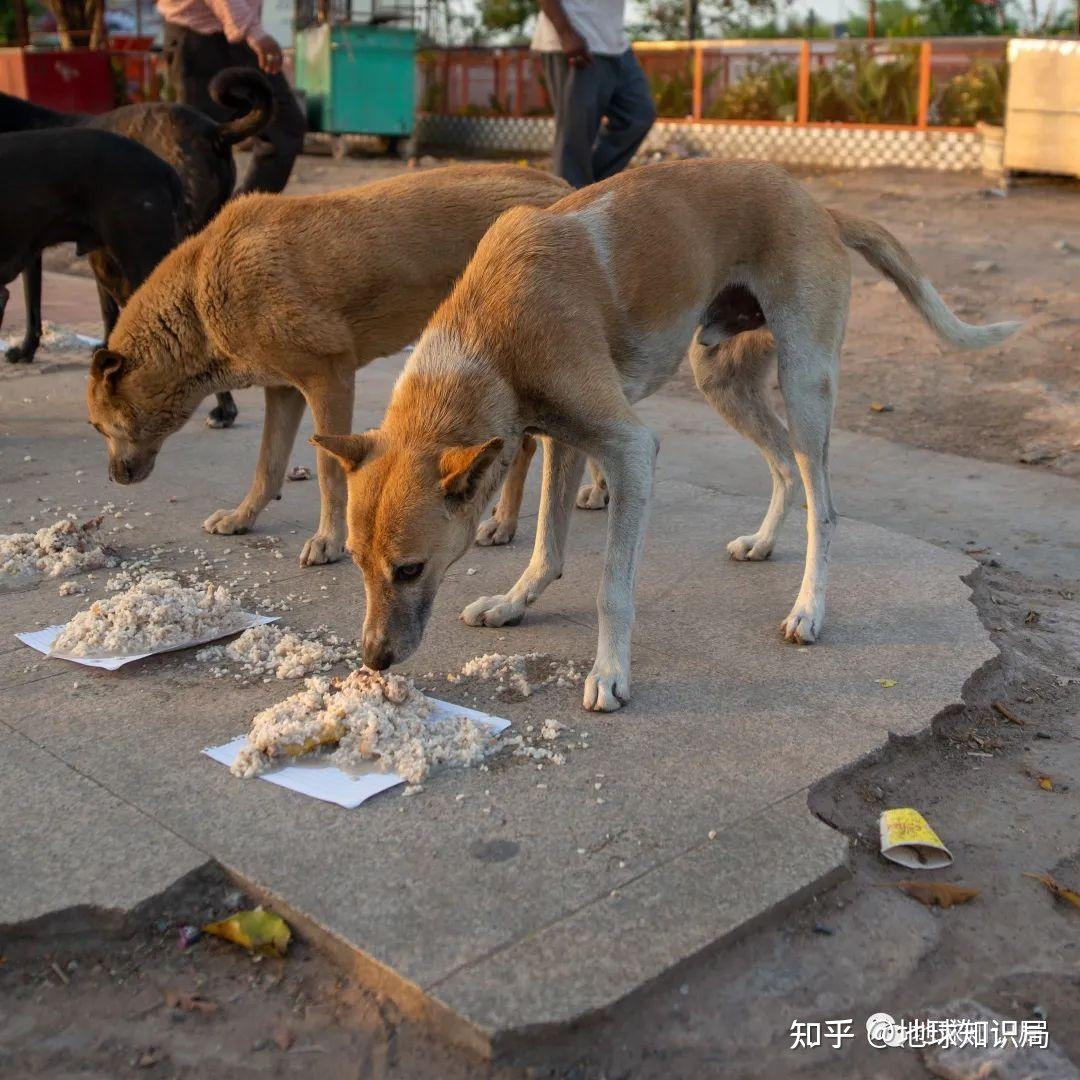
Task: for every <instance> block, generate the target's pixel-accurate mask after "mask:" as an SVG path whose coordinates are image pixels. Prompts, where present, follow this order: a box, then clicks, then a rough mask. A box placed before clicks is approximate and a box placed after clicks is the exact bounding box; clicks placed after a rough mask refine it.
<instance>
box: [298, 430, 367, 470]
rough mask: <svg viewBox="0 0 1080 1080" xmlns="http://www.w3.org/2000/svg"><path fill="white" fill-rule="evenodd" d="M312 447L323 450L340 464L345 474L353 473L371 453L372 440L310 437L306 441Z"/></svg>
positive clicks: (337, 436) (343, 437)
mask: <svg viewBox="0 0 1080 1080" xmlns="http://www.w3.org/2000/svg"><path fill="white" fill-rule="evenodd" d="M308 442H310V443H311V445H312V446H317V447H319V448H320V449H321V450H325V451H326V452H327V453H328V454H333V455H334V457H336V458H337V459H338V461H340V462H341V467H342V468H343V469H344V470H345V471H346V472H347V473H349V472H354V471H355V470H356V469H359V468H360V466H361V465H363V463H364V458H366V457H367V456H368V454H370V453H371V448H372V445H373V440H372V438H371V436H370V435H367V434H365V435H312V436H311V438H310V439H309V440H308Z"/></svg>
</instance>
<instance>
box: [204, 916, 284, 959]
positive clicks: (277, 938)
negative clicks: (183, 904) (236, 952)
mask: <svg viewBox="0 0 1080 1080" xmlns="http://www.w3.org/2000/svg"><path fill="white" fill-rule="evenodd" d="M203 932H204V933H207V934H213V935H214V937H219V938H224V939H225V940H226V941H231V942H233V943H234V944H236V945H242V946H243V947H244V948H245V949H253V950H255V951H257V952H269V953H276V954H277V955H278V956H284V955H285V950H286V949H288V947H289V942H290V941H291V940H292V931H291V930H290V929H289V924H288V923H287V922H286V921H285V920H284V919H283V918H282V917H281V916H280V915H275V914H274V913H273V912H272V911H264V910H263V909H262V908H261V907H257V908H255V909H254V911H238V912H236V913H235V914H234V915H230V916H229V917H228V918H227V919H222V920H221V921H220V922H215V923H207V924H206V926H204V927H203Z"/></svg>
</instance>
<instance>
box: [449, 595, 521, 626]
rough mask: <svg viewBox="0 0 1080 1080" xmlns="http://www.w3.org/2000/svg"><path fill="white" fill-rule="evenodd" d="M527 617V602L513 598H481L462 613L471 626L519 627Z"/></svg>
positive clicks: (463, 618)
mask: <svg viewBox="0 0 1080 1080" xmlns="http://www.w3.org/2000/svg"><path fill="white" fill-rule="evenodd" d="M524 615H525V602H524V601H523V600H515V599H513V598H512V597H511V596H509V594H508V595H506V596H481V597H480V599H479V600H474V601H473V602H472V603H471V604H470V605H469V606H468V607H467V608H466V609H465V610H464V611H463V612H462V613H461V619H462V622H465V623H467V624H468V625H469V626H517V624H518V623H519V622H521V620H522V618H523V617H524Z"/></svg>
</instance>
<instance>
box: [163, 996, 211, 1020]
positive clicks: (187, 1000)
mask: <svg viewBox="0 0 1080 1080" xmlns="http://www.w3.org/2000/svg"><path fill="white" fill-rule="evenodd" d="M165 1004H166V1005H168V1007H169V1008H170V1009H182V1010H183V1011H184V1012H197V1013H202V1014H203V1016H213V1015H214V1013H216V1012H217V1011H218V1007H217V1003H216V1002H214V1001H210V1000H209V999H208V998H204V997H202V996H201V995H199V994H181V993H180V992H179V991H177V990H169V991H168V992H167V993H166V994H165Z"/></svg>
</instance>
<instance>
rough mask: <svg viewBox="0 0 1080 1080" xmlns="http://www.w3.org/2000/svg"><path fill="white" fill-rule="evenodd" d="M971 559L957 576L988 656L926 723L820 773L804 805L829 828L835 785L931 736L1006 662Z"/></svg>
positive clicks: (980, 572)
mask: <svg viewBox="0 0 1080 1080" xmlns="http://www.w3.org/2000/svg"><path fill="white" fill-rule="evenodd" d="M970 561H971V562H972V564H973V565H972V567H971V569H970V570H969V571H968V572H967V573H966V574H961V575H960V581H961V582H962V583H963V584H964V585H965V586H967V600H968V603H970V604H971V606H972V607H973V608H974V609H975V616H976V618H977V619H978V620H979V622H980V624H981V625H982V628H983V631H984V633H985V635H986V644H987V646H988V649H989V653H988V655H987V656H986V658H985V659H984V660H983V661H982V663H980V664H979V665H978V667H976V668H974V669H973V670H972V671H971V672H970V674H969V675H968V676H967V678H965V679H964V684H963V686H961V687H960V692H959V694H958V695H957V700H956V701H952V702H949V703H948V704H947V705H943V706H942V707H941V708H940V709H938V711H937V712H936V713H934V714H933V715H932V716H930V717H928V718H927V720H926V723H925V724H924V725H923V726H922V727H920V728H919V729H918V731H905V732H903V733H902V734H897V733H895V732H889V735H888V737H887V738H886V739H885V740H884V741H883V742H882V743H881V744H880V745H879V746H878V747H877V748H876V749H874V750H871V751H869V752H868V753H866V754H863V755H862V757H860V758H858V759H857V760H856V761H852V762H849V763H848V764H847V765H845V766H843V768H840V769H837V770H836V771H835V772H832V773H830V774H829V775H828V776H823V777H822V778H821V779H820V780H818V781H816V782H815V783H814V784H812V785H811V786H810V789H809V791H808V794H807V805H808V806H809V807H810V810H811V812H812V813H813V814H815V815H816V816H817V817H819V818H820V819H821V820H822V821H824V822H825V823H826V824H827V825H828V826H829V827H830V828H834V829H837V830H838V831H840V832H843V830H842V829H840V827H839V826H837V825H834V824H833V822H831V821H830V820H829V818H828V817H827V816H826V813H825V810H824V806H825V805H826V804H827V803H828V801H829V799H830V796H831V792H832V791H833V790H834V789H835V788H836V786H837V785H838V784H844V783H849V782H850V781H851V780H852V778H853V777H855V776H856V775H857V774H858V773H859V772H860V771H862V770H863V769H865V768H866V767H867V766H868V765H872V764H875V763H876V762H879V761H881V760H883V759H884V758H886V757H887V756H888V755H889V754H891V753H895V752H896V751H897V750H898V749H899V748H902V747H905V746H906V747H909V748H910V747H911V746H913V745H915V746H918V745H922V744H924V743H926V742H927V741H928V740H930V739H932V738H933V737H934V734H935V732H936V731H937V726H938V724H939V723H940V722H941V721H943V720H946V719H948V717H949V716H950V715H951V714H952V713H954V712H956V710H963V709H965V708H967V707H968V705H969V704H970V702H971V701H972V700H973V699H975V698H977V697H978V696H979V693H978V687H979V686H981V685H984V684H986V683H988V682H990V681H992V680H993V678H994V676H995V675H996V674H997V673H998V671H999V670H1000V669H1001V667H1002V665H1003V664H1004V663H1005V653H1004V650H1003V649H1002V648H1001V646H1000V645H998V644H997V642H996V641H994V638H993V636H992V634H991V629H992V628H991V626H990V623H989V621H988V619H989V610H988V609H989V605H990V599H989V592H988V587H987V586H986V585H985V583H984V581H983V579H984V578H985V576H986V573H985V570H984V568H983V566H982V565H981V564H979V563H976V562H975V561H974V560H973V559H972V560H970ZM984 594H985V595H984Z"/></svg>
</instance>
